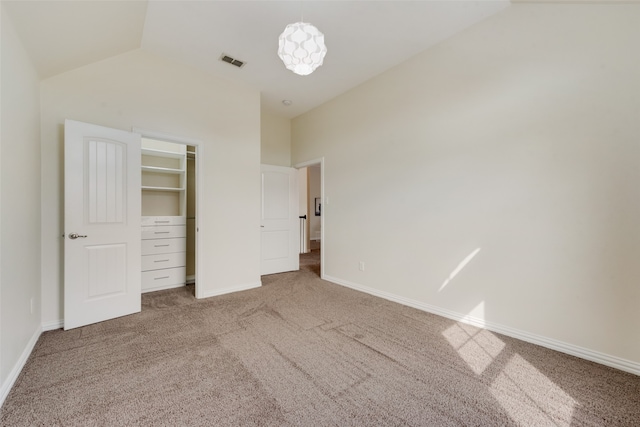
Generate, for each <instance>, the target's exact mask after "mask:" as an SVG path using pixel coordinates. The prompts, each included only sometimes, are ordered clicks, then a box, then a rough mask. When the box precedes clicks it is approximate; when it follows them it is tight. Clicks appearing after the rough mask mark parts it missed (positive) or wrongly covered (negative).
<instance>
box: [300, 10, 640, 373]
mask: <svg viewBox="0 0 640 427" xmlns="http://www.w3.org/2000/svg"><path fill="white" fill-rule="evenodd" d="M638 22H640V5H637V4H635V5H632V4H613V5H604V4H595V5H594V4H591V5H589V4H564V5H551V4H537V5H531V4H521V5H514V6H512V7H510V8H509V9H507V10H505V11H504V12H502V13H500V14H498V15H496V16H494V17H492V18H489V19H488V20H486V21H484V22H482V23H479V24H477V25H475V26H474V27H472V28H470V29H469V30H467V31H465V32H463V33H461V34H459V35H457V36H455V37H453V38H451V39H449V40H448V41H446V42H443V43H441V44H440V45H438V46H436V47H434V48H433V49H431V50H429V51H427V52H424V53H422V54H420V55H418V56H416V57H415V58H413V59H412V60H410V61H408V62H405V63H403V64H401V65H399V66H397V67H395V68H393V69H391V70H389V71H388V72H386V73H384V74H382V75H380V76H378V77H377V78H374V79H373V80H371V81H369V82H367V83H365V84H363V85H362V86H360V87H358V88H355V89H353V90H351V91H350V92H348V93H346V94H344V95H342V96H340V97H338V98H336V99H335V100H333V101H331V102H329V103H327V104H325V105H323V106H321V107H319V108H317V109H315V110H314V111H311V112H309V113H307V114H305V115H303V116H300V117H298V118H296V119H294V120H293V121H292V162H293V164H296V163H299V162H304V161H308V160H310V159H315V158H319V157H324V158H325V195H326V196H327V197H328V198H329V201H330V203H329V204H327V205H326V206H325V207H324V208H325V209H324V212H323V215H326V216H325V230H324V232H325V237H326V241H325V242H324V243H323V244H325V249H326V254H325V265H324V269H325V272H326V274H327V276H328V277H329V278H332V279H336V280H339V281H341V282H342V283H347V284H351V285H357V286H361V287H363V288H366V289H368V290H371V291H376V292H378V293H380V294H383V295H389V296H393V297H397V298H401V299H404V301H406V302H410V303H413V304H415V305H420V306H421V307H425V308H430V309H433V310H436V311H439V312H441V313H450V314H452V315H455V316H458V317H461V316H469V318H472V319H475V320H478V321H480V322H485V323H487V324H490V325H494V326H499V327H500V328H501V329H502V330H505V331H509V330H510V331H515V332H516V333H517V334H520V336H524V335H526V334H531V336H535V337H537V338H542V339H549V340H550V342H554V343H556V344H558V343H567V344H569V345H571V346H573V347H572V348H580V349H586V350H588V351H590V352H594V354H595V352H602V353H604V354H605V355H611V356H614V357H618V358H622V359H625V360H629V361H632V362H635V364H636V369H637V367H638V366H639V365H638V363H640V339H637V337H638V330H639V329H640V309H639V307H640V286H638V283H640V262H638V256H639V255H640V186H639V185H638V183H639V182H640V167H639V165H638V161H639V159H640V144H639V143H638V136H639V135H640V120H638V117H639V115H640V79H639V78H638V76H640V59H639V58H640V57H639V56H638V49H639V48H640V46H639V44H638V41H639V40H640V26H639V25H638ZM465 260H466V264H465V262H464V261H465ZM359 261H364V262H365V263H366V269H365V271H359V270H358V263H359ZM463 265H464V267H463ZM537 338H536V339H537Z"/></svg>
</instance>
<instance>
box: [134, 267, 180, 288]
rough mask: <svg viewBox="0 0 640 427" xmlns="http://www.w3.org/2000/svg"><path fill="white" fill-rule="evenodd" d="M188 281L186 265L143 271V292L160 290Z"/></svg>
mask: <svg viewBox="0 0 640 427" xmlns="http://www.w3.org/2000/svg"><path fill="white" fill-rule="evenodd" d="M185 283H186V269H185V267H176V268H166V269H164V270H153V271H143V272H142V292H150V291H159V290H160V289H168V288H171V287H175V286H177V285H184V284H185Z"/></svg>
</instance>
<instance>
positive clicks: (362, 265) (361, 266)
mask: <svg viewBox="0 0 640 427" xmlns="http://www.w3.org/2000/svg"><path fill="white" fill-rule="evenodd" d="M359 268H360V271H364V261H360V265H359Z"/></svg>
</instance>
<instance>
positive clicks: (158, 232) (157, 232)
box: [153, 231, 171, 234]
mask: <svg viewBox="0 0 640 427" xmlns="http://www.w3.org/2000/svg"><path fill="white" fill-rule="evenodd" d="M169 233H171V232H170V231H154V232H153V234H169Z"/></svg>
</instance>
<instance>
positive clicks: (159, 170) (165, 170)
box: [141, 166, 185, 175]
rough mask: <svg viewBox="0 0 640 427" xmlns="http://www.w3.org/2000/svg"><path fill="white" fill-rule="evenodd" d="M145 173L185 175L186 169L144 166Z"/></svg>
mask: <svg viewBox="0 0 640 427" xmlns="http://www.w3.org/2000/svg"><path fill="white" fill-rule="evenodd" d="M141 169H142V171H143V172H156V173H166V174H176V175H179V174H182V173H185V171H184V169H174V168H161V167H157V166H142V167H141Z"/></svg>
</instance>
